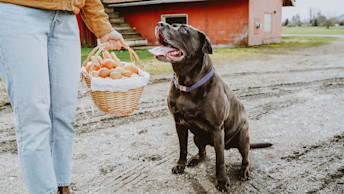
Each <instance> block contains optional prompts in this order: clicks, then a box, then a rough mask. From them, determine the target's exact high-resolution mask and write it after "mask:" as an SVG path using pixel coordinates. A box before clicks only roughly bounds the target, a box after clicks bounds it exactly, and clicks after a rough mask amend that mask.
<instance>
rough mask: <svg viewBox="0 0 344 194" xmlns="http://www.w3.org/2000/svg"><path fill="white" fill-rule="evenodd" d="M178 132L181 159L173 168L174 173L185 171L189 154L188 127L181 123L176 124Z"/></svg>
mask: <svg viewBox="0 0 344 194" xmlns="http://www.w3.org/2000/svg"><path fill="white" fill-rule="evenodd" d="M176 129H177V134H178V138H179V150H180V152H179V160H178V162H177V164H176V166H174V167H173V168H172V172H173V173H174V174H180V173H183V172H184V169H185V163H186V156H187V154H188V129H187V128H186V127H184V126H183V125H181V124H176Z"/></svg>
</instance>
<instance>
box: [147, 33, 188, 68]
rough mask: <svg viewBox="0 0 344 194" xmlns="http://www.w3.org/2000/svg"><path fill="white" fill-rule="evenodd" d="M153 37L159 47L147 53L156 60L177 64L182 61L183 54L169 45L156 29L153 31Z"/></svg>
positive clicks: (180, 50)
mask: <svg viewBox="0 0 344 194" xmlns="http://www.w3.org/2000/svg"><path fill="white" fill-rule="evenodd" d="M155 36H156V38H157V40H158V41H159V43H160V44H161V46H158V47H155V48H153V49H150V50H149V52H151V53H152V54H153V55H154V56H155V57H156V58H157V59H158V60H160V61H169V62H179V61H181V60H183V58H184V57H185V52H184V51H183V50H182V49H179V48H177V47H176V46H173V45H172V44H171V43H169V41H168V40H166V39H165V38H164V36H163V35H162V33H161V31H160V30H159V29H158V28H156V30H155Z"/></svg>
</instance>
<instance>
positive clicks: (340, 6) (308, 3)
mask: <svg viewBox="0 0 344 194" xmlns="http://www.w3.org/2000/svg"><path fill="white" fill-rule="evenodd" d="M311 7H315V8H317V9H318V10H319V11H320V12H321V13H322V14H323V15H325V16H326V17H335V16H339V15H341V14H344V0H296V4H295V6H294V7H283V9H282V21H284V20H285V19H287V18H289V19H291V18H292V17H293V16H294V15H296V14H300V17H301V20H303V19H305V18H309V9H310V8H311Z"/></svg>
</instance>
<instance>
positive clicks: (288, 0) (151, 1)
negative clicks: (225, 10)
mask: <svg viewBox="0 0 344 194" xmlns="http://www.w3.org/2000/svg"><path fill="white" fill-rule="evenodd" d="M200 1H206V0H103V3H108V4H109V7H128V6H140V5H156V4H166V3H185V2H200ZM295 1H296V0H283V6H294V5H295Z"/></svg>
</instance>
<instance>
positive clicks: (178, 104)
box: [169, 96, 205, 128]
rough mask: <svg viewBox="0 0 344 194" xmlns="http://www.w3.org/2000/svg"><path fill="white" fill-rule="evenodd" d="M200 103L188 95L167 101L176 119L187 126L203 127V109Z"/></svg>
mask: <svg viewBox="0 0 344 194" xmlns="http://www.w3.org/2000/svg"><path fill="white" fill-rule="evenodd" d="M202 107H203V106H201V105H200V104H197V103H196V102H194V101H192V99H191V100H190V98H188V97H184V96H179V97H177V98H174V99H173V100H171V101H169V108H170V111H171V113H172V114H173V115H174V117H175V119H176V121H178V122H179V123H180V124H182V125H185V126H187V127H189V128H204V127H203V124H202V123H201V121H203V120H205V118H204V116H205V114H204V110H203V108H202Z"/></svg>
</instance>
